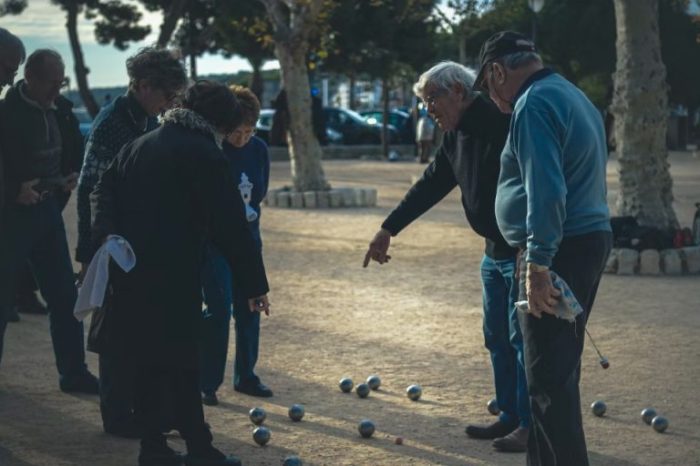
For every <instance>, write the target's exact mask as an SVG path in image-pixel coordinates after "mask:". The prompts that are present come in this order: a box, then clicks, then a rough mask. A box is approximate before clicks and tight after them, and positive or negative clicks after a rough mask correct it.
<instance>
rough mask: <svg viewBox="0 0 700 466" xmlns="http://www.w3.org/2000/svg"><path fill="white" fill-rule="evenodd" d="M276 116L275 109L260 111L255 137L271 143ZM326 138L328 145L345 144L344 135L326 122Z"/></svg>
mask: <svg viewBox="0 0 700 466" xmlns="http://www.w3.org/2000/svg"><path fill="white" fill-rule="evenodd" d="M274 115H275V110H274V109H273V108H263V109H262V110H260V117H259V118H258V121H257V122H256V123H255V135H256V136H258V137H259V138H260V139H262V140H263V141H265V142H266V143H268V144H269V143H270V130H271V129H272V118H273V117H274ZM326 138H327V139H328V144H343V135H342V134H341V133H339V132H338V131H336V130H335V129H333V128H331V127H330V126H329V125H328V123H327V122H326Z"/></svg>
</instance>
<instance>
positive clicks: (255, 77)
mask: <svg viewBox="0 0 700 466" xmlns="http://www.w3.org/2000/svg"><path fill="white" fill-rule="evenodd" d="M248 62H249V63H250V66H251V68H253V73H252V74H251V75H250V82H249V83H248V85H249V86H250V90H251V92H252V93H253V94H255V96H256V97H257V98H258V100H259V101H260V105H261V106H262V107H265V105H264V104H263V92H264V90H265V88H264V84H263V79H262V73H261V72H260V68H262V61H261V60H252V59H248Z"/></svg>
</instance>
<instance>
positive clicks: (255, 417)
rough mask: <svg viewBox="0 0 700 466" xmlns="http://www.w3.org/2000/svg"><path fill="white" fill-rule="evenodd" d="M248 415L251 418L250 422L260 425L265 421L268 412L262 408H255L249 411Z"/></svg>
mask: <svg viewBox="0 0 700 466" xmlns="http://www.w3.org/2000/svg"><path fill="white" fill-rule="evenodd" d="M248 417H249V418H250V422H252V423H253V424H255V425H256V426H259V425H260V424H262V423H263V422H265V418H266V417H267V413H266V412H265V410H264V409H262V408H253V409H251V410H250V411H248Z"/></svg>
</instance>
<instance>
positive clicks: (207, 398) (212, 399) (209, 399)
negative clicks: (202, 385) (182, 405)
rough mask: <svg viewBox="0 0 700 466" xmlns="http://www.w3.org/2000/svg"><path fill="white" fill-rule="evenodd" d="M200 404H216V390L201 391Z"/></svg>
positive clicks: (217, 402)
mask: <svg viewBox="0 0 700 466" xmlns="http://www.w3.org/2000/svg"><path fill="white" fill-rule="evenodd" d="M202 404H205V405H207V406H216V405H218V404H219V399H218V398H217V397H216V392H210V393H206V392H205V393H202Z"/></svg>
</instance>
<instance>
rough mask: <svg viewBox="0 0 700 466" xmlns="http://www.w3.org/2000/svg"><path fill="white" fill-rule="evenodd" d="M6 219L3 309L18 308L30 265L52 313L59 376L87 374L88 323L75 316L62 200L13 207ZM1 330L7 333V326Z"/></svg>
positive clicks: (1, 242)
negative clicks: (19, 288) (85, 331)
mask: <svg viewBox="0 0 700 466" xmlns="http://www.w3.org/2000/svg"><path fill="white" fill-rule="evenodd" d="M3 214H4V215H3V220H4V222H3V229H2V231H0V309H3V310H5V309H9V308H10V307H11V306H14V304H15V300H16V298H17V286H18V279H19V277H20V275H21V272H22V271H23V270H24V269H25V267H26V263H27V261H29V263H30V264H31V265H32V269H33V270H34V273H35V275H36V279H37V282H38V284H39V290H40V291H41V295H42V296H43V297H44V299H45V300H46V304H47V307H48V310H49V329H50V331H51V341H52V342H53V350H54V354H55V357H56V367H57V368H58V373H59V374H60V375H61V376H72V375H80V374H83V373H85V372H86V371H87V366H86V365H85V343H84V335H83V324H82V323H81V322H78V321H77V320H76V319H75V317H73V306H74V305H75V300H76V297H77V290H76V288H75V278H74V277H73V264H72V262H71V259H70V254H69V252H68V242H67V240H66V230H65V227H64V225H63V218H62V217H61V205H60V202H59V200H58V199H56V197H49V198H47V199H45V200H43V201H41V202H39V203H38V204H35V205H33V206H20V205H14V204H13V205H10V206H6V208H5V211H4V213H3ZM0 331H3V332H4V325H2V324H0ZM0 341H2V339H1V338H0ZM0 351H2V349H1V348H0Z"/></svg>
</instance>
